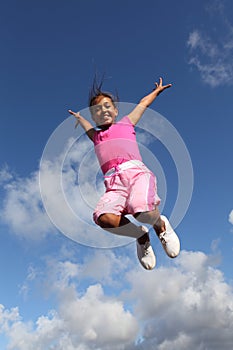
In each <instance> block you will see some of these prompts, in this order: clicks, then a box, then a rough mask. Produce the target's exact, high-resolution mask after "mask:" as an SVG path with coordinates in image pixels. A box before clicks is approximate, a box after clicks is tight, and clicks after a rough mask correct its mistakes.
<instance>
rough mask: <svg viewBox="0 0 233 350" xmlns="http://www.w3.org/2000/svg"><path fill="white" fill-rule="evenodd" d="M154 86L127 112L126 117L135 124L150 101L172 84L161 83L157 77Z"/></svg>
mask: <svg viewBox="0 0 233 350" xmlns="http://www.w3.org/2000/svg"><path fill="white" fill-rule="evenodd" d="M155 86H156V88H155V89H154V90H153V91H152V92H151V93H150V94H148V95H146V96H145V97H143V98H142V99H141V100H140V102H139V103H138V105H137V106H136V107H135V108H134V109H133V110H132V112H131V113H129V115H128V117H129V119H130V120H131V122H132V123H133V124H134V125H136V124H137V123H138V122H139V120H140V118H141V117H142V115H143V113H144V112H145V110H146V109H147V107H149V106H150V105H151V104H152V102H153V101H154V100H155V99H156V97H157V96H158V95H159V94H161V92H163V91H164V90H165V89H168V88H169V87H171V86H172V84H167V85H163V80H162V78H160V79H159V83H155Z"/></svg>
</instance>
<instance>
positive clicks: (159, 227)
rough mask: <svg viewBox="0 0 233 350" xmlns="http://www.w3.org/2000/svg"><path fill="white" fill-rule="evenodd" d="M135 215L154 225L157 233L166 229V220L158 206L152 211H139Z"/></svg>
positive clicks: (141, 220)
mask: <svg viewBox="0 0 233 350" xmlns="http://www.w3.org/2000/svg"><path fill="white" fill-rule="evenodd" d="M134 217H135V219H137V220H138V221H140V222H142V223H146V224H149V225H152V226H153V228H154V230H155V232H156V233H157V235H159V234H160V233H162V232H164V231H165V230H166V226H165V222H164V220H162V218H161V216H160V212H159V209H158V208H157V207H156V208H155V209H154V210H151V211H146V212H142V213H137V214H135V215H134Z"/></svg>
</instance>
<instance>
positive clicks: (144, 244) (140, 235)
mask: <svg viewBox="0 0 233 350" xmlns="http://www.w3.org/2000/svg"><path fill="white" fill-rule="evenodd" d="M97 223H98V225H99V226H101V227H102V228H103V229H104V230H106V231H109V232H111V233H114V234H117V235H122V236H129V237H134V238H137V241H136V245H137V255H138V259H139V261H140V263H141V265H142V266H143V267H144V268H145V269H146V270H152V269H153V268H154V267H155V264H156V257H155V255H154V251H153V248H152V247H151V244H150V237H149V234H148V230H147V228H146V227H143V226H137V225H135V224H133V223H132V222H131V221H130V220H129V219H127V218H126V217H125V216H123V215H122V216H121V215H115V214H111V213H106V214H102V215H100V217H99V218H98V220H97Z"/></svg>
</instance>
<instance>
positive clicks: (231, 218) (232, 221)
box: [228, 210, 233, 225]
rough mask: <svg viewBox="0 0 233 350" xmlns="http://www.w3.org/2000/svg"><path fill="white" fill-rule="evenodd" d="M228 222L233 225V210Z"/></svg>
mask: <svg viewBox="0 0 233 350" xmlns="http://www.w3.org/2000/svg"><path fill="white" fill-rule="evenodd" d="M228 220H229V222H230V223H231V224H232V225H233V210H232V211H231V212H230V214H229V218H228Z"/></svg>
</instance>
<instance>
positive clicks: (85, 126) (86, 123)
mask: <svg viewBox="0 0 233 350" xmlns="http://www.w3.org/2000/svg"><path fill="white" fill-rule="evenodd" d="M68 112H69V113H70V114H72V115H73V116H74V117H75V118H76V124H75V128H76V127H77V126H78V124H80V125H81V126H82V128H83V129H84V130H85V132H86V134H87V136H88V137H89V138H90V139H91V140H92V141H93V139H94V133H95V129H94V127H93V126H92V125H91V123H90V122H89V121H88V120H86V119H85V118H83V117H82V116H81V115H80V114H79V113H78V112H76V113H75V112H73V111H72V110H71V109H69V110H68Z"/></svg>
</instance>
